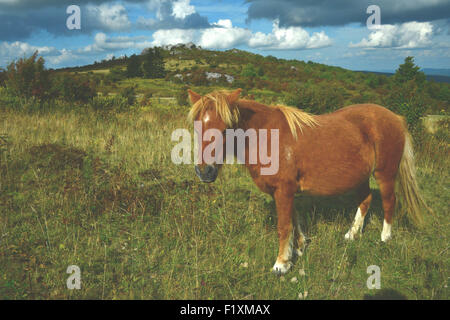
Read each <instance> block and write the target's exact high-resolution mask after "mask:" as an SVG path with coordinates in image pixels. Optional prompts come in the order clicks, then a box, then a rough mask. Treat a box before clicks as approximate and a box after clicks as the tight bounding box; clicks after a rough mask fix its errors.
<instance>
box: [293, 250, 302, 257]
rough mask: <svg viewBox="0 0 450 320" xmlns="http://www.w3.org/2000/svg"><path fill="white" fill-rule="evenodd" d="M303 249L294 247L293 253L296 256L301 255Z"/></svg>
mask: <svg viewBox="0 0 450 320" xmlns="http://www.w3.org/2000/svg"><path fill="white" fill-rule="evenodd" d="M303 250H304V249H300V248H298V249H295V251H294V252H295V254H296V255H297V257H301V256H302V255H303Z"/></svg>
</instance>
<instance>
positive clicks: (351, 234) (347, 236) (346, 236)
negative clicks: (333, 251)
mask: <svg viewBox="0 0 450 320" xmlns="http://www.w3.org/2000/svg"><path fill="white" fill-rule="evenodd" d="M344 238H345V240H354V239H355V237H354V236H353V233H352V231H351V230H349V231H348V232H347V233H346V234H345V236H344Z"/></svg>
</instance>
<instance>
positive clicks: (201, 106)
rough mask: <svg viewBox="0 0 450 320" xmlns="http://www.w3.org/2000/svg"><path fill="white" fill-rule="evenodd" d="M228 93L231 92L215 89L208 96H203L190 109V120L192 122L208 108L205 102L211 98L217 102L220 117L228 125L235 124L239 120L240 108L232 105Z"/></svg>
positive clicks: (216, 106) (216, 107)
mask: <svg viewBox="0 0 450 320" xmlns="http://www.w3.org/2000/svg"><path fill="white" fill-rule="evenodd" d="M228 94H230V92H228V91H213V92H211V93H208V94H207V95H206V96H204V97H201V99H199V100H198V101H197V102H196V103H194V104H193V106H192V108H191V110H190V111H189V115H188V120H189V121H191V122H192V121H193V120H194V119H196V118H197V116H198V115H199V114H200V113H201V112H202V111H204V110H205V109H206V107H207V105H206V104H205V101H206V100H207V99H211V100H212V101H214V102H215V103H214V105H215V109H216V113H217V115H218V116H219V117H220V119H222V120H223V122H225V124H226V125H227V126H230V127H232V126H234V125H235V124H237V123H238V121H239V109H238V108H231V107H230V105H229V103H228V101H227V98H226V97H227V95H228Z"/></svg>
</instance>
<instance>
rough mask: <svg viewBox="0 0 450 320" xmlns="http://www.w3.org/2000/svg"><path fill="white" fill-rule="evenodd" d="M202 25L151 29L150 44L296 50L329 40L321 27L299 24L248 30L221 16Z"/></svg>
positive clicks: (322, 43)
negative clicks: (318, 29)
mask: <svg viewBox="0 0 450 320" xmlns="http://www.w3.org/2000/svg"><path fill="white" fill-rule="evenodd" d="M212 26H213V27H211V28H206V29H197V30H194V29H169V30H158V31H156V32H155V33H153V39H154V41H153V45H154V46H161V45H169V44H172V45H173V44H178V43H187V42H193V43H196V44H198V45H200V46H201V47H202V48H205V49H227V48H232V47H237V46H240V45H248V46H249V47H251V48H260V49H273V50H299V49H313V48H322V47H326V46H329V45H330V44H331V40H330V38H329V37H328V36H327V35H326V34H325V33H324V32H323V31H322V32H315V33H313V34H312V35H310V34H309V33H308V32H307V31H305V30H304V29H302V28H300V27H290V28H280V27H279V25H278V22H277V21H276V22H274V27H273V30H272V32H271V33H269V34H265V33H262V32H256V33H252V32H251V30H249V29H246V28H240V27H234V26H233V24H232V22H231V20H229V19H222V20H219V21H217V22H215V23H213V24H212Z"/></svg>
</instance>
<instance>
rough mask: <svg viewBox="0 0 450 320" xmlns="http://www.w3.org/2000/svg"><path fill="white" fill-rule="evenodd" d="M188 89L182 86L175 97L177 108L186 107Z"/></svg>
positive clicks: (187, 103)
mask: <svg viewBox="0 0 450 320" xmlns="http://www.w3.org/2000/svg"><path fill="white" fill-rule="evenodd" d="M187 90H188V87H186V86H183V87H182V88H181V89H180V90H179V91H178V92H177V95H176V98H177V103H178V105H179V106H188V105H189V101H188V92H187Z"/></svg>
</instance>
